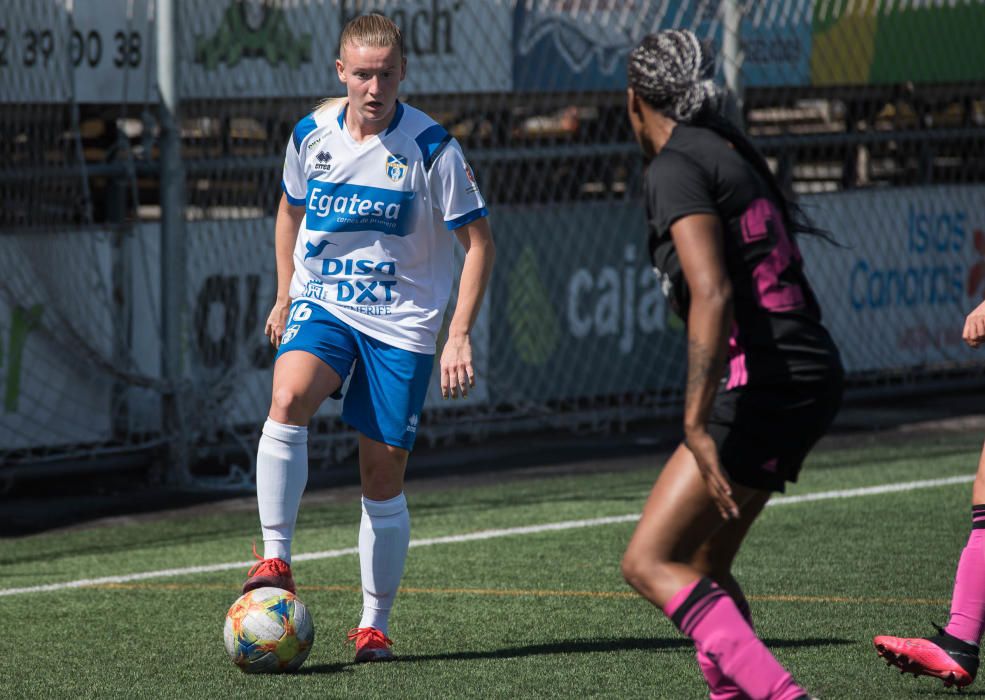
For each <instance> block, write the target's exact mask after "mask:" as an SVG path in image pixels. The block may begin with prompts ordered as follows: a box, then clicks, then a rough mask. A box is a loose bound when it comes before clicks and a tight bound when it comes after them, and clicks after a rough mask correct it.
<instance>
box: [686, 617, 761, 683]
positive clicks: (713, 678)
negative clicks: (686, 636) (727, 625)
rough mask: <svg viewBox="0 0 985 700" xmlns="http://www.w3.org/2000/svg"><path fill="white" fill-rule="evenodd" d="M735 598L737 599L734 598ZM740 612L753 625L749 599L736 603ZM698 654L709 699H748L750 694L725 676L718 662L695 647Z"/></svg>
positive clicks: (699, 666) (699, 665)
mask: <svg viewBox="0 0 985 700" xmlns="http://www.w3.org/2000/svg"><path fill="white" fill-rule="evenodd" d="M733 600H735V599H734V598H733ZM735 605H736V607H737V608H738V609H739V612H740V613H742V617H743V618H744V619H745V620H746V622H748V623H749V626H750V627H752V611H751V610H750V609H749V601H747V600H746V599H745V598H742V599H741V600H739V601H736V603H735ZM695 651H696V655H697V657H698V668H700V669H701V675H702V676H704V677H705V682H706V683H707V684H708V690H709V691H710V692H709V694H708V700H747V699H748V697H749V696H748V695H746V694H745V693H743V692H742V689H741V688H739V686H737V685H736V684H735V683H733V682H732V679H731V678H728V677H726V676H725V674H724V673H722V670H721V669H720V668H718V664H716V663H715V662H714V661H712V660H711V658H709V657H708V655H707V654H705V653H704V652H702V651H699V650H698V649H697V647H695Z"/></svg>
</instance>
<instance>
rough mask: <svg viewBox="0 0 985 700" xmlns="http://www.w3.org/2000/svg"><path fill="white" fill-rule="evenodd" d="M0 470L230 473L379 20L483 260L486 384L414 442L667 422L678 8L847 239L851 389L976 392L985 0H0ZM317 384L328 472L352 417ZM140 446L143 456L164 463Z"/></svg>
mask: <svg viewBox="0 0 985 700" xmlns="http://www.w3.org/2000/svg"><path fill="white" fill-rule="evenodd" d="M2 5H3V12H2V13H0V227H2V229H0V273H2V274H0V387H2V392H0V398H2V402H3V403H2V410H0V465H2V466H0V480H2V479H5V478H6V479H8V480H9V479H12V478H15V477H18V476H24V475H41V474H51V473H55V472H56V471H57V470H59V469H66V468H73V469H91V470H96V469H101V468H112V467H114V466H115V465H118V464H123V463H128V462H132V461H133V460H135V459H136V460H142V461H148V460H150V459H154V460H156V461H157V462H158V463H159V464H160V465H161V469H162V472H161V473H162V475H163V476H166V477H168V478H172V479H175V480H179V481H184V482H191V481H197V482H202V483H208V484H212V485H215V484H218V483H228V484H242V483H246V482H248V481H249V479H250V478H251V473H252V460H253V455H254V453H255V440H256V438H257V436H258V430H259V426H260V424H261V423H262V420H263V418H264V416H265V413H266V409H267V404H268V402H269V390H270V379H271V362H272V352H271V350H270V348H269V346H268V345H267V344H266V342H265V339H264V337H263V335H262V327H261V326H262V323H263V320H264V319H265V317H266V314H267V312H268V311H269V305H270V303H271V301H272V298H273V290H274V284H275V279H274V259H273V247H272V230H273V227H272V221H273V219H272V217H273V214H274V212H275V207H276V203H277V201H278V199H279V196H280V187H279V184H280V183H279V180H280V170H281V166H282V157H283V149H284V144H285V143H286V140H287V139H288V138H289V135H290V133H291V129H292V128H293V126H294V124H295V123H296V122H297V121H298V120H299V119H300V118H301V117H303V116H304V115H305V114H307V113H308V112H310V111H311V109H312V107H313V106H314V104H315V103H316V102H317V101H318V100H320V99H321V98H323V97H325V96H327V95H339V94H342V93H341V86H340V84H339V83H338V81H337V79H336V77H335V71H334V59H335V55H336V49H337V42H338V35H339V32H340V29H341V26H342V25H343V24H344V23H345V21H347V19H349V18H350V17H352V16H354V15H355V14H359V13H362V12H366V11H374V10H375V11H382V12H384V13H386V14H388V15H389V16H391V17H392V18H393V19H394V20H395V21H396V22H397V23H398V24H400V25H401V27H402V28H403V31H404V34H405V40H406V48H407V54H408V77H407V80H406V81H405V83H404V86H403V94H402V98H403V99H406V100H408V101H409V102H410V103H412V104H414V105H415V106H417V107H419V108H421V109H424V110H425V111H426V112H428V113H430V114H431V115H432V116H434V117H435V118H436V119H438V121H440V122H442V123H443V124H444V125H445V126H446V127H447V128H448V129H449V131H451V133H452V134H453V135H454V136H455V137H456V138H457V139H458V140H459V141H460V142H461V144H462V146H463V148H464V150H465V152H466V155H467V156H468V158H469V160H470V162H471V164H472V166H473V169H474V171H475V173H476V176H477V178H478V181H479V184H480V186H481V188H482V191H483V193H484V195H485V196H486V198H487V200H488V202H489V205H490V211H491V217H490V220H491V222H492V225H493V229H494V233H495V236H496V239H497V243H498V246H497V247H498V251H499V256H498V260H497V268H496V270H495V273H494V278H493V281H492V284H491V288H490V290H489V294H488V299H487V302H486V304H485V306H484V309H483V312H482V315H481V317H480V320H479V323H478V326H477V328H476V331H475V338H474V340H475V345H476V352H477V360H478V363H479V371H480V385H479V391H478V392H477V393H476V394H475V396H473V397H471V398H469V399H468V400H467V401H464V402H462V401H459V402H455V403H452V404H447V403H442V402H440V401H439V400H436V399H435V398H434V392H432V396H431V397H430V398H429V401H428V404H427V406H428V410H427V411H426V413H425V415H424V417H423V418H422V422H421V427H420V436H421V437H420V439H421V440H422V441H425V442H428V441H430V442H441V441H445V440H462V439H473V440H474V439H481V438H484V437H487V436H489V435H491V434H495V433H518V432H522V431H527V430H533V429H541V428H545V427H555V428H560V429H565V430H608V429H612V428H614V427H616V428H617V427H619V426H622V425H625V423H627V422H628V421H631V420H634V419H638V418H642V417H645V416H653V415H664V416H672V415H676V412H677V411H678V410H679V402H680V397H681V383H682V377H683V367H684V355H683V342H682V341H683V335H682V329H681V325H680V323H679V322H677V321H676V320H675V319H674V318H673V317H672V316H671V315H670V314H669V313H668V309H667V308H666V306H665V304H664V300H663V297H662V295H661V294H660V290H659V288H658V285H657V284H656V280H655V278H654V276H653V274H652V272H651V271H650V269H649V264H648V262H647V259H646V254H645V241H644V226H643V214H642V207H641V201H640V191H641V182H640V178H641V162H640V157H639V154H638V149H637V147H636V145H635V143H634V141H633V137H632V134H631V132H630V130H629V126H628V122H627V120H626V117H625V85H626V79H625V62H626V55H627V53H628V51H629V50H630V49H631V48H632V47H633V46H634V45H636V43H638V41H639V40H640V38H641V37H642V36H644V35H645V34H646V33H648V32H651V31H655V30H657V29H660V28H663V27H671V26H675V27H689V28H692V29H694V30H695V31H696V32H697V33H698V34H699V35H701V36H703V37H706V38H708V39H710V40H712V41H713V42H714V43H715V44H716V46H717V47H718V49H719V52H720V59H719V74H720V79H721V80H723V81H724V82H726V83H727V84H729V85H730V86H731V87H732V88H733V89H734V92H735V95H736V106H737V108H738V109H739V110H740V112H739V115H738V116H739V117H740V118H741V119H742V120H743V121H744V123H745V125H746V127H747V129H748V131H749V133H750V135H751V136H752V137H753V139H754V141H755V142H756V143H757V144H758V145H759V147H760V148H761V149H762V150H763V152H764V153H765V154H766V156H767V159H768V161H769V162H770V164H771V166H772V167H774V169H775V171H776V172H777V174H778V175H779V177H780V179H781V181H782V182H783V183H785V185H786V186H788V187H789V188H790V189H791V190H792V191H794V192H797V193H799V194H800V195H801V197H802V202H803V203H804V204H805V207H806V208H807V210H808V212H809V213H811V214H812V215H813V216H814V218H815V220H816V222H817V223H819V224H821V225H822V226H825V227H827V228H828V229H829V230H831V231H832V233H833V234H834V236H835V238H837V239H838V240H839V241H840V242H842V243H843V244H845V247H843V248H835V247H830V246H827V247H826V246H816V245H813V242H810V241H805V242H804V247H805V249H806V250H805V255H806V257H807V260H808V271H809V273H810V275H811V277H812V280H813V281H814V284H815V286H816V287H817V291H818V294H819V296H820V298H821V301H822V305H823V306H824V308H825V313H826V318H827V321H828V324H829V325H830V327H831V328H832V330H833V332H834V333H835V335H836V337H837V339H838V341H839V343H840V345H841V346H842V349H843V352H844V354H845V358H846V363H847V365H848V370H849V379H850V384H851V386H852V387H853V390H854V391H855V392H856V393H858V392H862V391H869V392H873V391H874V392H878V393H880V394H882V395H885V396H887V397H892V396H894V395H896V394H898V393H899V392H901V391H906V390H909V389H911V388H913V387H918V388H920V387H928V386H931V385H934V384H939V383H941V382H949V383H951V384H952V385H953V383H954V382H961V383H963V384H967V383H969V382H977V383H979V384H980V383H981V381H982V379H983V375H982V371H981V363H980V362H976V361H975V356H974V355H973V354H971V353H970V352H969V351H968V350H967V349H965V348H963V347H962V346H961V344H960V338H959V336H960V323H961V319H962V318H963V315H964V313H965V312H966V311H967V310H968V309H969V308H970V307H971V306H972V305H973V304H974V303H977V300H980V299H981V298H982V294H983V291H985V289H983V288H985V206H983V205H985V138H983V136H982V133H983V126H985V124H983V122H985V43H982V42H981V40H980V37H981V36H983V34H985V3H983V2H981V1H974V2H972V1H962V0H957V1H948V2H944V1H940V2H938V1H936V0H925V1H918V0H911V1H910V2H907V1H905V0H904V1H903V2H899V1H896V2H893V1H892V0H885V1H882V2H880V1H876V0H873V1H872V2H839V1H835V0H831V1H828V0H777V1H776V2H746V1H742V0H705V1H703V2H702V1H698V2H690V1H685V0H627V1H624V2H615V1H604V0H565V1H563V2H561V1H552V2H548V1H546V0H545V1H544V2H535V1H533V0H488V1H485V2H479V1H476V2H462V1H460V0H406V1H404V2H396V1H395V0H390V1H379V2H369V1H367V2H354V1H347V0H341V1H338V2H329V1H321V2H319V1H316V0H310V1H303V0H282V1H280V2H260V1H250V0H244V1H239V0H219V1H217V2H212V3H202V2H195V1H194V0H157V2H154V1H153V0H74V2H69V1H68V0H44V1H41V0H3V2H2ZM337 416H338V406H336V405H335V404H334V402H327V403H326V405H325V406H324V407H323V409H322V411H321V412H320V413H319V415H318V416H317V418H316V423H317V425H316V430H314V431H312V441H311V449H312V457H313V460H314V462H315V463H316V464H317V463H319V462H320V461H321V462H328V461H333V460H337V459H340V458H342V457H344V456H345V455H347V454H349V453H350V452H351V451H352V450H353V448H354V446H355V437H354V435H353V434H352V433H351V432H350V431H349V430H348V429H346V428H345V427H344V426H343V425H342V424H341V423H340V421H339V420H338V417H337ZM158 458H160V459H158Z"/></svg>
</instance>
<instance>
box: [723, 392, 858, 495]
mask: <svg viewBox="0 0 985 700" xmlns="http://www.w3.org/2000/svg"><path fill="white" fill-rule="evenodd" d="M842 389H843V379H842V376H841V375H840V374H836V375H834V376H833V377H832V378H831V379H829V380H825V381H813V382H803V383H790V384H783V385H778V386H761V387H755V386H744V387H737V388H735V389H732V390H731V391H723V392H720V393H719V394H718V396H716V397H715V403H714V405H713V407H712V410H711V417H710V418H709V420H708V432H709V434H710V435H711V437H712V439H714V441H715V444H716V445H718V454H719V458H720V459H721V462H722V467H723V468H724V469H725V471H726V472H728V475H729V477H730V478H731V479H732V481H733V482H735V483H737V484H741V485H742V486H748V487H750V488H754V489H760V490H764V491H780V492H783V491H784V490H785V489H786V482H788V481H791V482H793V481H797V475H798V474H800V467H801V466H802V465H803V463H804V458H805V457H807V453H808V452H809V451H810V449H811V448H812V447H813V446H814V443H816V442H817V441H818V440H819V439H820V438H821V436H822V435H824V433H825V432H826V431H827V430H828V428H829V427H830V425H831V422H832V421H833V420H834V417H835V414H836V413H838V409H839V407H840V406H841V395H842Z"/></svg>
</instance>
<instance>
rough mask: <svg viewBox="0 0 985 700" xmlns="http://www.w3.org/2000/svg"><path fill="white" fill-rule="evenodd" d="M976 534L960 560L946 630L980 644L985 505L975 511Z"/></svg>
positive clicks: (984, 621) (984, 619) (984, 608)
mask: <svg viewBox="0 0 985 700" xmlns="http://www.w3.org/2000/svg"><path fill="white" fill-rule="evenodd" d="M971 517H972V523H973V524H972V528H973V529H972V531H971V534H970V535H969V536H968V544H966V545H965V547H964V551H963V552H961V559H959V560H958V573H957V575H956V576H955V578H954V593H953V594H951V617H950V619H949V620H948V623H947V627H945V628H944V631H945V632H947V633H948V634H949V635H951V636H952V637H957V638H958V639H961V640H963V641H966V642H968V643H969V644H979V643H980V642H981V640H982V631H983V630H985V505H978V506H974V507H973V508H972V516H971Z"/></svg>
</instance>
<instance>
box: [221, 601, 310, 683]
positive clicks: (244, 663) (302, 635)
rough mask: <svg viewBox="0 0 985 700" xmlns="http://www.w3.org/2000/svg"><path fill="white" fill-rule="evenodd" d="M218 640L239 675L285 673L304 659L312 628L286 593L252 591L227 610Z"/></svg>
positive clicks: (304, 611) (300, 607) (297, 603)
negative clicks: (242, 672)
mask: <svg viewBox="0 0 985 700" xmlns="http://www.w3.org/2000/svg"><path fill="white" fill-rule="evenodd" d="M222 636H223V638H224V640H225V643H226V651H227V652H228V653H229V658H230V659H232V660H233V663H234V664H236V665H237V666H239V668H240V669H241V670H242V671H244V672H246V673H289V672H291V671H296V670H298V669H299V668H300V667H301V664H303V663H304V660H305V659H307V658H308V654H309V653H310V652H311V645H312V643H313V642H314V641H315V625H314V623H313V622H312V620H311V614H310V613H309V612H308V609H307V608H306V607H305V606H304V603H302V602H301V601H300V600H298V598H297V596H296V595H294V594H293V593H291V592H290V591H285V590H284V589H282V588H256V589H254V590H252V591H249V592H248V593H244V594H243V595H242V596H240V598H239V599H238V600H237V601H236V602H235V603H233V605H232V607H231V608H229V612H228V613H226V625H225V627H224V628H223V632H222Z"/></svg>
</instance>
